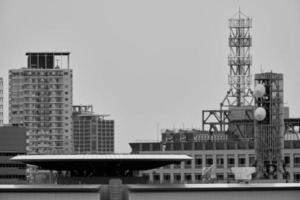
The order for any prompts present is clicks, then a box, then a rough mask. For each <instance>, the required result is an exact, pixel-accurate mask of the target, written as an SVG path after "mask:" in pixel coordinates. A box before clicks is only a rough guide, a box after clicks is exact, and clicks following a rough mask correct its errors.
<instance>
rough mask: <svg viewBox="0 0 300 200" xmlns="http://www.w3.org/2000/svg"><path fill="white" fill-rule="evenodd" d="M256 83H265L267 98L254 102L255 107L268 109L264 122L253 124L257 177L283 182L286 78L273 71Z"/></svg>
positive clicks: (262, 76) (258, 76)
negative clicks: (281, 180) (284, 93)
mask: <svg viewBox="0 0 300 200" xmlns="http://www.w3.org/2000/svg"><path fill="white" fill-rule="evenodd" d="M255 84H263V85H264V86H265V88H266V93H265V95H264V96H263V97H261V98H256V99H255V105H256V107H263V108H264V109H265V110H266V117H265V119H264V120H262V121H257V120H255V122H254V133H255V151H256V159H257V172H258V178H270V179H281V178H282V175H283V171H284V170H283V148H284V129H285V124H284V116H283V75H282V74H275V73H272V72H270V73H262V74H256V75H255Z"/></svg>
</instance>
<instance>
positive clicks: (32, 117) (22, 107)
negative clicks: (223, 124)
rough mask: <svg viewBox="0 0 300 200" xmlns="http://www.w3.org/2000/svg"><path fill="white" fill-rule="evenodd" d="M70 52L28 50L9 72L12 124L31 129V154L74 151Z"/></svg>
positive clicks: (29, 147) (29, 150)
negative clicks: (21, 65)
mask: <svg viewBox="0 0 300 200" xmlns="http://www.w3.org/2000/svg"><path fill="white" fill-rule="evenodd" d="M69 55H70V53H69V52H28V53H26V56H27V60H28V64H27V68H20V69H13V70H10V71H9V123H10V124H12V125H17V126H24V127H26V128H27V130H28V132H27V136H28V142H29V143H28V147H27V151H28V153H32V154H34V153H39V154H43V153H44V154H49V153H54V154H55V153H59V154H61V153H72V152H73V143H72V70H71V69H70V66H69Z"/></svg>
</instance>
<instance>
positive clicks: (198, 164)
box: [195, 155, 202, 169]
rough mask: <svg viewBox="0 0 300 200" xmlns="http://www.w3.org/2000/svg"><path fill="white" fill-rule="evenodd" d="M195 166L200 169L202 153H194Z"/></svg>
mask: <svg viewBox="0 0 300 200" xmlns="http://www.w3.org/2000/svg"><path fill="white" fill-rule="evenodd" d="M195 168H200V169H202V155H195Z"/></svg>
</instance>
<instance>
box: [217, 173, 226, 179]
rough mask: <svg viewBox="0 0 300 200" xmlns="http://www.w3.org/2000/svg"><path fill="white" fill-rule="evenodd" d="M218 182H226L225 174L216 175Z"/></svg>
mask: <svg viewBox="0 0 300 200" xmlns="http://www.w3.org/2000/svg"><path fill="white" fill-rule="evenodd" d="M216 177H217V180H224V174H223V173H216Z"/></svg>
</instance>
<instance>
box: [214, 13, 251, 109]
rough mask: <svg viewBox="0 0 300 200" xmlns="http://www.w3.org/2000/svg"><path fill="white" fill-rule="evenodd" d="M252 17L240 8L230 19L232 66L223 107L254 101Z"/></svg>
mask: <svg viewBox="0 0 300 200" xmlns="http://www.w3.org/2000/svg"><path fill="white" fill-rule="evenodd" d="M251 27H252V19H251V18H249V17H247V16H246V15H245V14H243V13H242V12H241V11H240V10H239V12H238V13H236V14H235V15H234V16H233V17H232V18H230V19H229V29H230V35H229V47H230V54H229V56H228V65H229V68H230V71H229V75H228V84H229V86H230V89H229V90H228V92H227V94H226V96H225V98H224V99H223V101H222V102H221V103H220V107H221V110H222V108H223V107H233V106H237V107H239V106H249V105H252V103H253V95H252V90H251V88H250V86H251V79H252V78H251V73H250V66H251V65H252V57H251V54H250V47H251V46H252V38H251V35H250V28H251Z"/></svg>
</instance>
